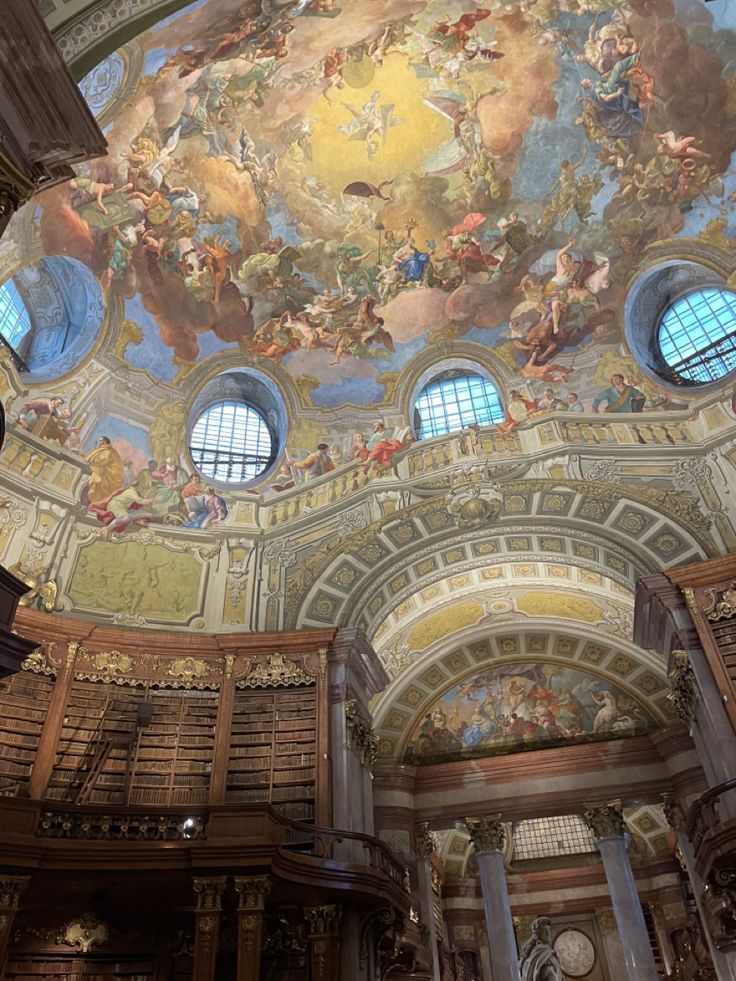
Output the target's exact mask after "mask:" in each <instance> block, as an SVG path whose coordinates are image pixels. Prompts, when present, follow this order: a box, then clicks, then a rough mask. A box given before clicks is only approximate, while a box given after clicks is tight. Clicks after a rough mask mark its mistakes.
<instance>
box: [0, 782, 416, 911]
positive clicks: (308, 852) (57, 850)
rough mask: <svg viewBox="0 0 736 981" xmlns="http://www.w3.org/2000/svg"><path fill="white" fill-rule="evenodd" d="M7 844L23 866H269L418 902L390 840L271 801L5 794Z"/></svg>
mask: <svg viewBox="0 0 736 981" xmlns="http://www.w3.org/2000/svg"><path fill="white" fill-rule="evenodd" d="M0 850H2V853H3V856H4V862H5V864H6V865H12V866H13V867H14V868H20V869H28V868H33V869H38V870H49V871H60V870H64V869H72V868H73V869H75V870H77V871H78V872H85V871H90V872H93V871H95V870H98V871H99V869H101V868H104V869H106V870H112V869H124V870H125V871H126V872H136V871H139V870H140V871H141V872H143V873H146V872H147V873H149V874H150V872H151V870H152V869H157V870H162V871H164V870H167V871H172V872H175V871H177V870H181V871H187V872H191V871H192V870H206V871H207V872H213V873H214V872H216V871H217V870H220V869H222V870H225V871H227V873H232V872H234V871H237V872H239V873H246V874H250V873H251V872H252V873H253V874H257V873H261V874H262V873H265V872H270V873H271V874H272V875H273V876H274V877H276V878H277V879H280V880H282V881H283V882H287V883H298V884H300V885H301V886H304V887H309V886H313V887H315V888H319V889H321V890H323V891H324V890H327V891H330V890H334V891H335V892H338V893H339V892H342V891H344V890H350V891H351V892H352V893H353V895H354V894H356V893H358V894H362V895H363V896H364V897H365V899H367V900H370V899H375V898H380V899H382V900H385V901H390V902H391V903H392V904H393V905H394V906H396V907H397V908H399V909H400V910H402V912H404V913H406V914H408V912H409V910H410V907H411V895H410V891H409V882H408V874H407V870H406V868H405V867H404V865H403V864H402V863H401V861H400V860H399V859H398V858H397V857H396V856H395V855H394V853H393V852H392V851H391V849H390V848H389V847H388V846H387V845H386V844H384V842H382V841H380V840H379V839H378V838H374V837H372V836H370V835H365V834H359V833H357V832H353V831H340V830H333V829H331V828H321V827H317V826H314V825H312V824H307V823H304V822H300V821H294V820H291V819H290V818H287V817H285V816H284V815H282V814H280V813H279V812H278V811H277V810H275V809H274V808H273V807H271V806H269V805H263V804H251V805H235V806H232V805H231V806H228V805H221V806H215V807H201V806H200V807H196V806H195V807H191V808H181V807H180V808H163V807H162V808H158V809H155V810H154V809H151V808H141V807H127V808H124V809H115V810H111V809H110V808H106V807H104V806H100V805H88V806H85V807H73V806H72V807H70V806H69V804H67V803H59V802H52V801H38V800H23V799H20V798H5V799H2V798H0Z"/></svg>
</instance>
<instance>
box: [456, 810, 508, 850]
mask: <svg viewBox="0 0 736 981" xmlns="http://www.w3.org/2000/svg"><path fill="white" fill-rule="evenodd" d="M465 824H466V826H467V829H468V833H469V834H470V840H471V841H472V842H473V846H474V848H475V850H476V852H477V853H478V854H479V855H482V854H483V853H484V852H502V851H503V849H504V845H505V844H506V828H505V827H504V825H503V821H501V815H500V814H496V815H494V816H493V817H481V818H465Z"/></svg>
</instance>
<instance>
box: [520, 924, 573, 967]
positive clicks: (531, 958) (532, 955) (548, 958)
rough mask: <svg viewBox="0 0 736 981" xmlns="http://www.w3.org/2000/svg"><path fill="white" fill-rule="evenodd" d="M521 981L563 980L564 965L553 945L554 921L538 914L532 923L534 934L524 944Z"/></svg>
mask: <svg viewBox="0 0 736 981" xmlns="http://www.w3.org/2000/svg"><path fill="white" fill-rule="evenodd" d="M519 971H520V973H521V981H563V979H562V967H561V966H560V959H559V957H558V956H557V952H556V951H555V949H554V947H553V946H552V921H551V920H550V918H549V917H548V916H538V917H537V918H536V920H535V921H534V922H533V923H532V935H531V937H530V938H529V939H528V940H527V942H526V943H525V944H524V946H523V948H522V951H521V958H520V960H519Z"/></svg>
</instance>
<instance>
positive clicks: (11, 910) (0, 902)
mask: <svg viewBox="0 0 736 981" xmlns="http://www.w3.org/2000/svg"><path fill="white" fill-rule="evenodd" d="M30 881H31V877H30V876H28V875H3V876H0V978H4V977H5V966H6V961H7V959H8V948H9V947H10V939H11V937H12V935H13V921H14V920H15V915H16V913H17V912H18V908H19V906H20V897H21V896H22V894H23V893H24V892H25V890H26V887H27V885H28V883H29V882H30Z"/></svg>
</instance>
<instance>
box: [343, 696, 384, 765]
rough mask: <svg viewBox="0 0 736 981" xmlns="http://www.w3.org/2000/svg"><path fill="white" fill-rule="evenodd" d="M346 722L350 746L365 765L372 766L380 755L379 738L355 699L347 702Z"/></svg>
mask: <svg viewBox="0 0 736 981" xmlns="http://www.w3.org/2000/svg"><path fill="white" fill-rule="evenodd" d="M345 723H346V725H347V732H348V746H349V747H350V748H351V749H352V750H354V751H355V752H356V753H357V755H358V757H359V758H360V762H361V763H362V764H363V765H364V766H372V765H373V764H374V763H375V761H376V756H377V755H378V739H377V738H376V735H375V733H374V731H373V723H372V722H371V720H370V719H368V718H366V717H365V716H364V715H363V714H362V712H361V711H360V709H359V708H358V703H357V702H356V701H355V700H354V699H351V700H350V701H347V702H345Z"/></svg>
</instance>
